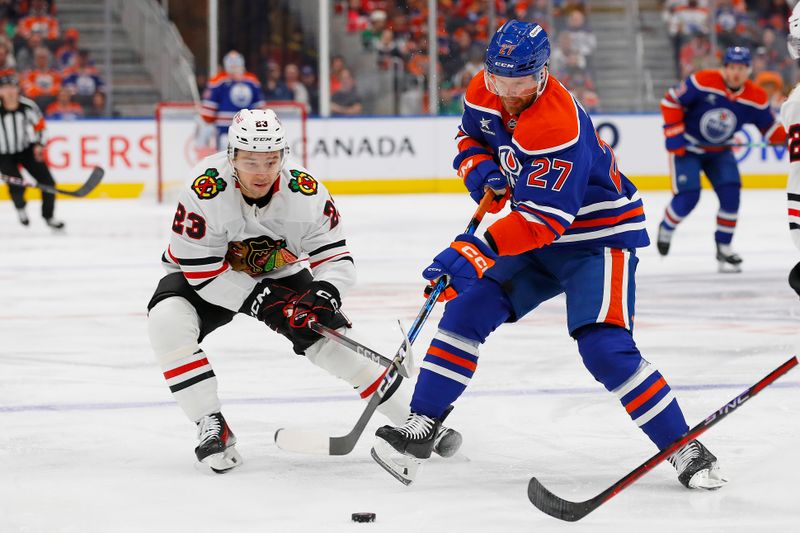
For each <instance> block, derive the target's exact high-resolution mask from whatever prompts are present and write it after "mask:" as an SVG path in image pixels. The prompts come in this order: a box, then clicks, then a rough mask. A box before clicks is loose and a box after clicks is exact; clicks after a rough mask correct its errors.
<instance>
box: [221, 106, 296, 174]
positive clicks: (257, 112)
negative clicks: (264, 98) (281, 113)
mask: <svg viewBox="0 0 800 533" xmlns="http://www.w3.org/2000/svg"><path fill="white" fill-rule="evenodd" d="M236 150H247V151H250V152H278V151H280V152H281V168H283V164H284V163H285V162H286V156H288V155H289V144H288V143H287V141H286V131H285V130H284V129H283V126H282V125H281V121H280V120H278V116H277V115H276V114H275V111H273V110H272V109H242V110H240V111H239V112H237V113H236V114H235V115H234V116H233V120H232V121H231V125H230V127H229V128H228V161H230V163H231V166H233V160H234V157H235V156H236Z"/></svg>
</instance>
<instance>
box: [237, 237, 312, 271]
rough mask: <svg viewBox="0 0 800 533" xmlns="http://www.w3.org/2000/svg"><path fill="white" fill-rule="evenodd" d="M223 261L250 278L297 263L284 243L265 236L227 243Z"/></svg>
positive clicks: (294, 256)
mask: <svg viewBox="0 0 800 533" xmlns="http://www.w3.org/2000/svg"><path fill="white" fill-rule="evenodd" d="M225 259H226V260H227V261H228V263H229V264H230V265H231V268H233V270H236V271H239V272H246V273H247V274H250V275H251V276H256V275H258V274H264V273H266V272H269V271H271V270H275V269H277V268H281V267H284V266H286V265H288V264H291V263H295V262H297V256H296V255H294V254H293V253H292V252H290V251H289V250H288V249H287V248H286V241H284V240H283V239H280V240H277V241H276V240H274V239H271V238H269V237H267V236H266V235H262V236H261V237H253V238H252V239H245V240H244V241H236V242H231V243H228V253H227V254H225Z"/></svg>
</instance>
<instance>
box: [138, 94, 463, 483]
mask: <svg viewBox="0 0 800 533" xmlns="http://www.w3.org/2000/svg"><path fill="white" fill-rule="evenodd" d="M287 152H288V148H287V146H286V137H285V133H284V131H283V127H282V126H281V124H280V122H279V121H278V119H277V117H276V116H275V113H274V112H273V111H272V110H243V111H240V112H239V113H237V114H236V116H235V117H234V118H233V122H232V124H231V127H230V130H229V136H228V150H227V152H220V153H218V154H215V155H213V156H210V157H208V158H206V159H204V160H203V161H201V163H200V164H199V166H198V167H196V170H195V172H194V176H195V177H194V179H193V181H192V182H191V183H190V184H189V185H188V186H187V187H186V188H185V189H184V191H183V192H182V193H181V197H180V201H179V203H178V208H177V210H176V212H175V218H174V220H173V222H172V234H171V239H170V244H169V246H168V247H167V250H166V251H165V252H164V255H163V256H162V261H163V263H164V266H165V267H166V269H167V271H168V272H169V273H168V274H167V275H166V276H165V277H164V278H162V279H161V281H160V282H159V284H158V288H157V289H156V291H155V294H154V295H153V297H152V299H151V300H150V303H149V304H148V311H149V319H148V324H149V334H150V342H151V344H152V347H153V350H154V352H155V355H156V358H157V360H158V363H159V364H160V365H161V368H162V370H163V372H164V378H165V379H166V380H167V385H169V388H170V390H171V391H172V393H173V395H174V397H175V399H176V400H177V402H178V404H179V405H180V406H181V408H182V409H183V411H184V413H186V416H187V417H188V418H189V420H191V421H192V422H195V423H196V424H197V431H198V438H199V441H200V442H199V444H198V446H197V448H196V450H195V453H196V455H197V459H198V460H199V461H202V462H204V463H207V464H208V465H209V466H210V467H211V468H212V469H213V470H214V471H216V472H224V471H226V470H229V469H231V468H233V467H235V466H237V465H239V464H240V463H241V457H240V456H239V454H238V453H237V452H236V449H235V447H234V445H235V444H236V438H235V437H234V434H233V432H232V431H231V430H230V427H229V426H228V424H227V422H226V421H225V419H224V418H223V416H222V414H221V412H220V399H219V397H218V396H217V378H216V376H215V374H214V371H213V369H212V367H211V363H210V362H209V359H208V357H207V355H206V354H205V352H204V351H203V349H202V348H201V347H200V345H199V343H200V342H202V340H203V338H204V337H205V336H206V335H208V334H209V333H210V332H212V331H214V330H215V329H217V328H219V327H220V326H223V325H225V324H227V323H228V322H230V321H231V320H232V319H233V317H234V315H235V314H236V313H243V314H246V315H249V316H252V317H255V318H256V319H258V320H260V321H261V322H264V323H265V324H266V325H267V326H269V327H270V328H271V329H272V330H274V331H276V332H277V333H279V334H281V335H283V336H284V337H286V338H287V339H288V340H289V341H291V343H292V345H293V348H294V351H295V353H297V354H303V355H305V356H306V357H307V358H308V360H309V361H311V362H312V363H314V364H315V365H317V366H319V367H321V368H323V369H325V370H327V371H328V372H330V373H331V374H334V375H336V376H338V377H340V378H342V379H343V380H345V381H346V382H347V383H349V384H350V385H352V386H353V387H355V389H356V391H358V392H359V394H361V396H362V397H363V398H367V397H369V396H370V395H371V393H372V392H373V391H374V390H375V389H376V388H377V385H378V383H379V382H380V380H381V379H382V377H383V372H382V369H381V367H379V366H378V365H377V364H376V363H373V362H372V361H370V360H368V359H366V358H364V357H362V356H361V355H358V354H356V353H355V352H352V351H350V350H349V349H347V348H344V347H342V346H341V345H339V344H336V343H333V342H332V341H329V340H321V338H320V337H319V335H317V334H316V333H314V332H313V331H312V330H311V329H310V328H309V327H307V326H308V323H309V321H311V320H316V321H318V322H319V323H321V324H323V325H326V326H328V327H331V328H334V329H335V328H345V327H347V325H348V321H347V319H346V318H345V317H344V315H343V314H342V313H341V312H340V308H341V305H342V294H343V293H344V292H345V291H346V290H347V289H348V288H350V287H351V286H352V285H353V284H354V282H355V277H356V271H355V266H354V264H353V258H352V256H351V255H350V252H349V250H348V248H347V243H346V241H345V236H344V232H343V231H342V226H341V224H340V220H339V212H338V211H337V210H336V206H335V205H334V203H333V199H332V198H331V196H330V195H329V194H328V192H327V190H326V189H325V186H324V185H323V184H322V183H320V182H319V181H318V180H317V179H315V178H314V177H312V176H311V175H310V174H309V173H308V171H307V170H306V169H304V168H302V167H300V166H297V165H296V164H294V163H293V162H291V161H287ZM341 331H343V330H341ZM401 382H402V380H399V379H398V381H396V382H395V383H394V384H392V386H391V387H390V389H389V390H388V391H387V393H386V395H385V397H384V400H383V403H382V404H381V406H379V407H378V410H379V411H381V412H383V413H384V414H386V415H387V416H389V417H390V419H392V420H394V421H396V422H402V421H403V420H405V418H406V416H407V414H408V403H409V394H410V389H409V387H407V386H406V387H402V386H400V384H401ZM404 391H405V392H404ZM440 436H441V444H442V446H447V447H448V452H449V453H450V454H452V453H455V448H457V446H458V444H459V443H460V438H461V437H460V435H458V434H457V432H455V431H453V430H446V431H443V432H442V433H441V435H440ZM454 443H455V444H454Z"/></svg>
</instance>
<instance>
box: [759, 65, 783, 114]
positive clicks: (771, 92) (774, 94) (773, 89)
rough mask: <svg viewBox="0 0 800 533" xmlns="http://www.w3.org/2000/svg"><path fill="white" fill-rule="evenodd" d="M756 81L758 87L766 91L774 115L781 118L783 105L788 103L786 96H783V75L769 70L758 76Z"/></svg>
mask: <svg viewBox="0 0 800 533" xmlns="http://www.w3.org/2000/svg"><path fill="white" fill-rule="evenodd" d="M755 81H756V85H758V86H759V87H761V88H762V89H764V91H766V93H767V97H768V98H769V105H770V109H772V113H773V114H774V115H775V116H779V115H780V111H781V105H782V104H783V102H785V101H786V95H784V94H783V79H782V78H781V75H780V74H778V73H777V72H771V71H768V70H767V71H764V72H761V73H760V74H758V75H757V76H756V80H755Z"/></svg>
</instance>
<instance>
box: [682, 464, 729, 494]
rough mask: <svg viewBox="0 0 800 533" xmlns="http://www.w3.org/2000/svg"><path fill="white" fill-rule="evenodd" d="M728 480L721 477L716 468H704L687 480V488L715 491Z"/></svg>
mask: <svg viewBox="0 0 800 533" xmlns="http://www.w3.org/2000/svg"><path fill="white" fill-rule="evenodd" d="M727 482H728V480H727V479H726V478H724V477H722V473H721V472H720V469H719V467H718V466H713V467H711V468H706V469H705V470H700V471H699V472H697V473H695V475H693V476H692V478H691V479H690V480H689V488H691V489H702V490H717V489H719V488H721V487H722V486H723V485H724V484H725V483H727Z"/></svg>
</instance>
